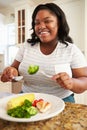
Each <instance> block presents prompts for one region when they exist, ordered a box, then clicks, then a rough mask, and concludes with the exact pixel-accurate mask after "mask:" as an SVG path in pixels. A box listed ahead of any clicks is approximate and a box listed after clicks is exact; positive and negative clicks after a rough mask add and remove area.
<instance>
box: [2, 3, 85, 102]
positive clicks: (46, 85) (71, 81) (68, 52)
mask: <svg viewBox="0 0 87 130" xmlns="http://www.w3.org/2000/svg"><path fill="white" fill-rule="evenodd" d="M69 31H70V29H69V26H68V23H67V20H66V16H65V13H64V12H63V10H62V9H61V8H60V7H59V6H58V5H56V4H54V3H46V4H39V5H38V6H37V7H36V8H35V9H34V12H33V14H32V33H31V38H30V39H28V40H27V42H26V43H25V44H23V45H22V46H21V47H20V49H19V51H18V53H17V55H16V57H15V60H14V62H13V63H12V65H11V66H12V67H14V68H16V69H17V71H18V73H19V75H23V77H24V86H23V92H36V93H37V92H39V93H41V92H42V93H48V94H52V95H55V96H57V97H60V98H62V99H63V100H64V101H68V102H75V100H74V93H82V92H84V91H85V90H87V61H86V59H85V57H84V55H83V54H82V52H81V51H80V49H79V48H78V47H77V46H76V45H75V44H74V43H73V40H72V38H71V37H70V36H69ZM79 59H80V60H79ZM31 64H33V65H38V66H39V68H40V69H41V70H43V71H44V72H45V73H48V74H50V75H52V77H50V78H49V77H46V76H45V75H43V74H42V73H39V72H37V73H35V74H34V75H30V74H29V73H28V67H29V66H30V65H31ZM59 64H60V66H62V65H65V64H67V65H69V68H70V72H71V73H72V76H71V75H69V74H68V71H67V69H68V66H67V67H66V69H65V70H63V71H60V72H55V66H56V65H59ZM6 76H7V77H8V78H7V79H8V81H9V79H10V80H11V78H10V77H11V75H9V74H6V75H4V79H5V78H6ZM6 81H7V80H6Z"/></svg>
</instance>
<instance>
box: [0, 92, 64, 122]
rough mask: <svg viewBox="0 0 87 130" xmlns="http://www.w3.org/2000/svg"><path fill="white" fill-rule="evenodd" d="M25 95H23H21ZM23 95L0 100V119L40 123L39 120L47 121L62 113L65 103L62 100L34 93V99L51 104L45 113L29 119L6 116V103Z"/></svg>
mask: <svg viewBox="0 0 87 130" xmlns="http://www.w3.org/2000/svg"><path fill="white" fill-rule="evenodd" d="M23 94H25V93H23ZM23 94H17V95H13V96H8V97H6V98H3V99H0V118H1V119H4V120H8V121H14V122H33V121H40V120H45V119H49V118H51V117H54V116H56V115H57V114H59V113H60V112H62V111H63V110H64V108H65V103H64V101H63V100H62V99H60V98H58V97H56V96H53V95H49V94H44V93H34V94H35V99H40V98H42V99H44V100H45V101H48V102H50V103H51V104H52V107H51V108H50V109H49V110H48V111H47V112H45V113H38V114H36V115H35V116H32V117H30V118H14V117H11V116H9V115H8V114H7V111H6V106H7V102H8V101H9V99H11V98H13V97H16V96H19V95H23Z"/></svg>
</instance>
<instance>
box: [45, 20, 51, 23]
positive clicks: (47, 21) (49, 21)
mask: <svg viewBox="0 0 87 130" xmlns="http://www.w3.org/2000/svg"><path fill="white" fill-rule="evenodd" d="M44 22H45V23H51V22H52V20H46V21H44Z"/></svg>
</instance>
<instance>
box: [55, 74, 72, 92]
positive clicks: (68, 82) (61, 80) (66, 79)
mask: <svg viewBox="0 0 87 130" xmlns="http://www.w3.org/2000/svg"><path fill="white" fill-rule="evenodd" d="M52 79H53V80H55V81H56V82H57V83H58V84H59V85H60V86H61V87H63V88H65V89H69V90H71V89H72V88H73V79H72V78H71V77H70V76H69V75H68V74H67V73H66V72H61V73H58V74H56V75H54V76H53V77H52Z"/></svg>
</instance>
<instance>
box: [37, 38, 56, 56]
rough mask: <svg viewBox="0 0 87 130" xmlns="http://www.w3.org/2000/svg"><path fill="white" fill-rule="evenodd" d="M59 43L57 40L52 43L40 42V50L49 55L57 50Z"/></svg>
mask: <svg viewBox="0 0 87 130" xmlns="http://www.w3.org/2000/svg"><path fill="white" fill-rule="evenodd" d="M57 44H58V41H57V40H56V41H54V42H50V43H40V50H41V52H42V53H43V54H45V55H49V54H51V53H52V52H53V51H54V50H55V48H56V46H57Z"/></svg>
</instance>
